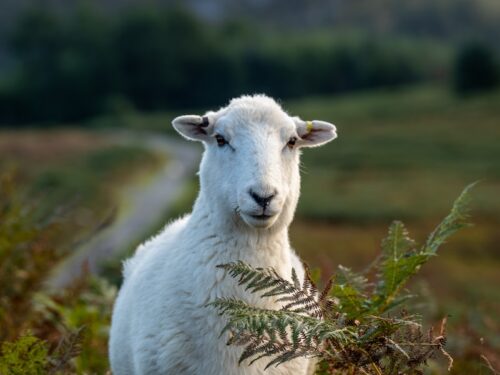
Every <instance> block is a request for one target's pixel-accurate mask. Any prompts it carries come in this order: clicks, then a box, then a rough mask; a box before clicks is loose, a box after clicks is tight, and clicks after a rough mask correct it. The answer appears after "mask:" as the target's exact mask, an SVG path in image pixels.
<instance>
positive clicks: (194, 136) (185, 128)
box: [172, 115, 214, 141]
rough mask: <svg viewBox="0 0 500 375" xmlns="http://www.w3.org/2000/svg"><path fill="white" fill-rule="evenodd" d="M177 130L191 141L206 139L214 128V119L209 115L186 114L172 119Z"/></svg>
mask: <svg viewBox="0 0 500 375" xmlns="http://www.w3.org/2000/svg"><path fill="white" fill-rule="evenodd" d="M172 125H173V126H174V128H175V130H177V131H178V132H179V134H181V135H182V136H183V137H185V138H186V139H189V140H191V141H206V140H207V139H208V138H210V134H211V131H212V129H213V126H214V124H213V119H210V118H209V117H208V116H203V117H202V116H197V115H184V116H179V117H176V118H175V119H174V121H172Z"/></svg>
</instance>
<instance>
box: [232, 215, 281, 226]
mask: <svg viewBox="0 0 500 375" xmlns="http://www.w3.org/2000/svg"><path fill="white" fill-rule="evenodd" d="M276 216H277V215H276V214H274V215H270V214H267V213H262V214H259V215H252V214H248V213H247V214H244V213H242V215H241V217H242V219H243V220H244V221H245V222H246V223H247V224H248V225H250V226H252V227H257V228H268V227H269V226H271V225H272V224H273V223H274V219H275V218H276Z"/></svg>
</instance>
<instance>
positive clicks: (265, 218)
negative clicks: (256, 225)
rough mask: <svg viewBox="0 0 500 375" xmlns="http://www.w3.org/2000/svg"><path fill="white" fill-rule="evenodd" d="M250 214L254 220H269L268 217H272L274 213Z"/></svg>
mask: <svg viewBox="0 0 500 375" xmlns="http://www.w3.org/2000/svg"><path fill="white" fill-rule="evenodd" d="M250 216H252V217H253V218H254V219H256V220H269V219H270V218H272V217H273V216H274V215H266V214H262V215H250Z"/></svg>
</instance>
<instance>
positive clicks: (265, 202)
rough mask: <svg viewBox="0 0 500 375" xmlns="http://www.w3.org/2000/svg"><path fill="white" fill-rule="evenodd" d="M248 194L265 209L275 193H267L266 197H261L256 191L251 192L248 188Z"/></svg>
mask: <svg viewBox="0 0 500 375" xmlns="http://www.w3.org/2000/svg"><path fill="white" fill-rule="evenodd" d="M249 193H250V196H251V197H252V198H253V200H254V201H255V202H256V203H257V204H258V205H259V206H261V207H262V208H264V209H266V208H267V206H269V203H271V200H272V199H273V198H274V196H275V195H276V194H272V195H269V196H267V197H262V196H260V195H258V194H257V193H255V192H253V191H251V190H250V192H249Z"/></svg>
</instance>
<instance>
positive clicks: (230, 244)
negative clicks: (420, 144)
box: [110, 95, 336, 375]
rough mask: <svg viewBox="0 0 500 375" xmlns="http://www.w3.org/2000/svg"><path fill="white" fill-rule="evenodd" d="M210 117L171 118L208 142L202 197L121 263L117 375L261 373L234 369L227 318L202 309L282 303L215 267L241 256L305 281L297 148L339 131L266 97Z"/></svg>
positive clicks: (114, 355)
mask: <svg viewBox="0 0 500 375" xmlns="http://www.w3.org/2000/svg"><path fill="white" fill-rule="evenodd" d="M205 116H206V118H208V124H207V121H206V119H203V118H202V117H200V116H195V115H188V116H181V117H178V118H176V119H175V120H174V121H173V125H174V127H175V128H176V130H177V131H179V133H181V134H182V135H183V136H184V137H185V138H187V139H190V140H197V141H202V142H203V144H204V146H205V151H204V154H203V158H202V161H201V165H200V172H199V176H200V192H199V195H198V197H197V199H196V202H195V204H194V207H193V211H192V213H191V214H190V215H187V216H185V217H183V218H181V219H178V220H177V221H175V222H173V223H171V224H170V225H167V226H166V227H165V229H164V230H163V231H162V232H161V233H160V234H159V235H157V236H156V237H154V238H153V239H151V240H149V241H147V242H146V243H144V244H143V245H141V246H140V247H139V249H138V250H137V252H136V254H135V255H134V256H133V257H132V258H131V259H129V260H127V261H126V262H125V264H124V279H125V280H124V283H123V286H122V288H121V290H120V293H119V296H118V299H117V301H116V304H115V308H114V313H113V320H112V327H111V338H110V360H111V366H112V370H113V374H115V375H129V374H152V375H154V374H200V375H201V374H203V375H234V374H242V375H257V374H261V373H262V372H263V370H264V367H265V364H263V363H255V364H254V365H252V366H248V365H246V364H242V365H238V359H239V357H240V355H241V348H236V347H231V346H227V345H226V344H225V342H224V340H220V339H219V333H220V332H221V330H222V328H223V327H224V325H225V323H226V321H225V319H224V318H223V317H221V316H219V315H218V314H217V312H216V311H215V310H214V309H210V308H207V306H206V305H207V303H209V302H210V301H213V300H214V299H216V298H219V297H223V296H233V297H235V298H238V299H242V300H244V301H247V302H248V303H251V304H253V305H255V306H260V307H263V308H279V307H280V305H279V304H278V303H277V302H275V301H273V300H262V299H260V298H258V296H255V295H253V294H250V293H247V292H245V291H244V290H241V289H240V288H238V287H237V286H235V285H234V283H232V282H231V281H230V280H227V278H224V272H225V271H224V270H223V269H220V268H217V267H216V266H217V265H219V264H222V263H228V262H235V261H238V260H241V261H244V262H246V263H248V264H251V265H252V266H255V267H259V266H260V267H273V268H274V269H275V270H276V271H277V272H278V273H279V274H280V275H281V276H282V277H284V278H289V277H290V275H289V272H290V269H291V268H295V269H296V270H297V273H298V274H299V277H303V273H304V270H303V267H302V264H301V262H300V260H299V258H298V257H297V255H296V254H295V252H294V251H293V249H292V248H291V246H290V243H289V239H288V226H289V225H290V223H291V221H292V219H293V215H294V212H295V208H296V205H297V200H298V197H299V192H300V175H299V157H300V150H299V149H300V148H302V147H315V146H318V145H321V144H324V143H326V142H328V141H330V140H332V139H334V138H335V137H336V131H335V127H334V126H333V125H331V124H329V123H326V122H323V121H312V122H307V123H306V122H305V121H302V120H300V119H299V118H297V117H290V116H289V115H288V114H286V113H285V112H284V111H283V110H282V109H281V107H280V106H279V105H278V104H277V103H276V102H275V101H274V100H273V99H271V98H269V97H266V96H264V95H256V96H244V97H241V98H237V99H233V100H232V101H231V102H230V104H229V105H228V106H227V107H224V108H221V109H220V110H219V111H217V112H209V113H207V114H206V115H205ZM216 137H217V138H218V139H219V141H217V140H216ZM221 137H222V139H224V141H225V142H226V143H224V142H221V141H220V139H221ZM291 140H293V143H292V142H291ZM256 197H258V199H257V198H256ZM263 197H264V198H265V199H264V198H263ZM269 197H271V198H269ZM263 202H266V203H265V204H263ZM309 367H310V361H309V360H308V359H305V358H298V359H295V360H293V361H291V362H288V363H285V364H283V365H281V366H279V367H275V368H270V369H268V370H266V374H270V375H285V374H297V375H306V374H307V373H308V371H310V369H309Z"/></svg>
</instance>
